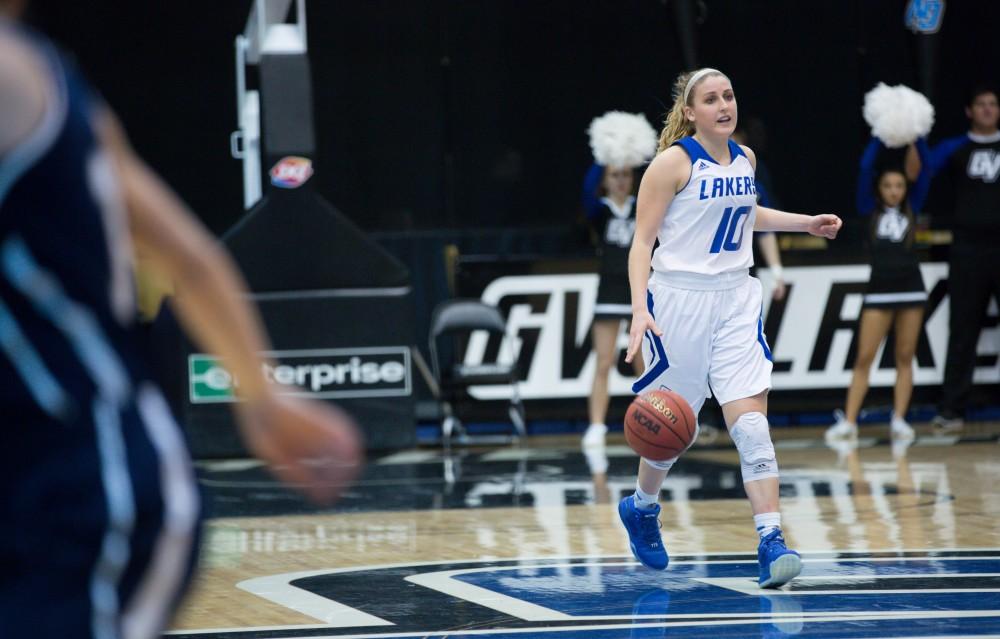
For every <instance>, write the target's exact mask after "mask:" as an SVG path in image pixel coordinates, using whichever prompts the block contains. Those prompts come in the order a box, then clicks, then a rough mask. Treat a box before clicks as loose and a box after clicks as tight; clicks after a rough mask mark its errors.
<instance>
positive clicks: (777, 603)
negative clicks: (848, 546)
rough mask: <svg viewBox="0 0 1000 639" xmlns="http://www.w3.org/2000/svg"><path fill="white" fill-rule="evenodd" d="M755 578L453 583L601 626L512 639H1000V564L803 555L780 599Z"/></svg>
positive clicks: (587, 573)
mask: <svg viewBox="0 0 1000 639" xmlns="http://www.w3.org/2000/svg"><path fill="white" fill-rule="evenodd" d="M756 577H757V564H756V561H754V560H752V559H749V558H748V559H747V560H733V559H725V560H692V561H677V562H674V563H672V564H671V565H670V567H669V568H668V569H667V570H666V571H665V572H662V573H660V572H654V571H650V570H646V569H644V568H642V567H640V566H638V565H635V564H633V563H631V562H595V563H594V564H590V565H586V564H583V565H580V564H577V565H553V566H528V567H511V568H503V569H497V568H489V569H481V570H475V571H469V572H465V573H462V574H456V575H454V579H457V580H460V581H462V582H464V583H467V584H470V585H473V586H478V587H480V588H484V589H486V590H489V591H492V592H496V593H499V594H503V595H506V596H508V597H512V598H514V599H517V600H520V601H524V602H528V603H530V604H534V605H537V606H541V607H543V608H546V609H549V610H553V611H557V612H559V613H563V614H566V615H569V616H570V617H572V618H573V619H574V620H576V621H579V622H580V623H586V621H587V620H589V621H592V622H593V625H595V626H597V625H600V626H603V628H602V629H597V628H586V626H584V627H577V628H575V629H573V630H570V629H568V628H563V629H561V632H552V631H542V630H539V632H538V634H534V633H529V634H523V633H519V634H518V635H517V636H519V637H535V636H538V637H543V636H544V637H556V636H576V635H577V634H578V633H579V634H581V635H582V634H584V633H585V635H586V636H587V637H593V638H594V639H597V638H599V637H623V636H628V637H660V636H668V635H670V636H677V635H678V634H683V636H694V637H701V636H706V637H707V636H714V637H718V636H727V637H728V636H765V637H780V636H793V635H797V636H805V637H889V636H932V635H982V634H989V633H998V632H1000V557H976V558H973V557H967V558H929V557H904V558H884V559H878V558H873V559H841V560H838V559H830V558H809V556H808V555H806V556H805V562H804V569H803V573H802V575H801V576H800V577H799V578H798V579H796V580H795V581H794V582H793V583H792V584H790V585H789V586H787V587H786V588H785V589H782V590H779V591H773V590H761V589H759V588H757V585H756ZM566 633H569V635H567V634H566ZM451 636H459V635H451ZM491 636H493V637H499V636H503V635H491ZM512 636H513V635H512Z"/></svg>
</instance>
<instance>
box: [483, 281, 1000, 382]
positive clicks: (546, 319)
mask: <svg viewBox="0 0 1000 639" xmlns="http://www.w3.org/2000/svg"><path fill="white" fill-rule="evenodd" d="M921 270H922V273H923V278H924V284H925V286H926V288H927V291H928V297H929V299H928V301H927V306H926V315H925V318H924V326H923V329H922V331H921V334H920V339H919V343H918V346H917V354H916V357H915V361H914V383H915V384H916V385H917V386H932V385H938V384H940V383H941V381H942V378H943V374H944V361H945V353H946V351H947V344H948V297H947V293H946V287H947V277H948V266H947V264H943V263H929V264H923V265H922V266H921ZM784 276H785V282H786V284H787V286H788V289H787V294H786V297H785V298H784V299H783V300H782V301H780V302H778V301H773V300H771V299H770V295H769V291H770V290H771V285H772V283H773V278H772V277H771V276H770V274H769V272H767V271H761V273H760V275H759V277H760V279H761V281H762V283H763V284H764V289H765V299H764V309H763V316H764V326H765V329H764V330H765V334H766V336H767V340H768V343H769V344H770V346H771V352H772V354H773V356H774V374H773V376H772V382H773V388H774V390H776V391H782V390H789V391H804V390H808V389H838V388H846V387H847V386H848V385H849V383H850V380H851V368H852V366H853V353H854V349H855V343H856V340H857V337H858V335H857V329H858V318H859V317H860V314H861V307H862V295H863V292H864V289H865V286H866V283H867V281H868V277H869V267H868V266H866V265H851V266H822V267H798V268H795V267H789V268H786V269H785V273H784ZM481 281H482V280H481ZM597 284H598V278H597V275H596V274H592V273H572V274H553V275H501V276H499V277H496V278H495V279H492V280H490V281H488V282H486V283H485V285H484V288H482V290H481V295H480V297H481V299H482V300H483V301H484V302H487V303H489V304H493V305H495V306H497V307H499V308H500V309H501V311H502V312H503V313H504V315H505V316H506V317H507V332H508V338H507V339H511V340H513V344H512V345H513V349H508V348H507V347H506V345H505V344H504V345H501V344H500V339H499V338H496V337H494V338H490V337H489V336H488V335H486V334H485V333H474V334H473V335H472V336H471V338H470V340H469V343H468V346H467V349H466V352H465V354H464V362H465V363H466V364H481V363H485V362H495V361H498V359H499V360H500V361H504V360H505V359H507V358H509V357H511V355H509V353H511V352H513V353H514V355H513V357H515V358H516V360H517V363H518V367H519V369H520V371H521V375H522V379H523V382H522V383H521V385H520V392H521V396H522V397H523V398H525V399H555V398H570V397H586V396H587V395H589V394H590V386H591V382H592V380H593V375H594V367H595V365H596V357H595V356H594V354H593V352H592V349H591V341H590V330H591V324H592V322H593V311H594V304H595V301H596V299H597ZM468 293H469V291H466V294H468ZM997 315H998V311H997V307H996V303H995V302H991V305H990V311H989V318H988V320H987V325H986V327H985V328H984V330H983V331H982V333H981V335H980V338H979V346H978V353H977V367H976V370H975V382H976V383H977V384H996V383H998V382H1000V366H998V360H1000V358H998V350H1000V348H998V347H1000V331H998V328H997ZM627 341H628V333H627V323H626V322H622V326H621V330H620V332H619V335H618V346H619V349H621V350H624V349H625V347H626V345H627ZM501 346H502V347H501ZM895 374H896V373H895V368H894V362H893V358H892V356H891V351H890V352H886V345H885V344H883V346H882V347H881V348H880V351H879V355H878V356H877V357H876V359H875V363H874V364H873V367H872V376H871V385H872V386H873V387H880V386H883V387H884V386H891V385H892V384H893V382H894V381H895ZM632 381H633V377H632V376H631V374H630V371H629V367H628V366H626V365H624V364H623V362H621V361H620V360H619V366H617V367H613V369H612V372H611V379H610V390H611V393H612V394H613V395H628V394H631V384H632ZM470 392H471V394H472V396H473V397H475V398H477V399H483V400H491V399H503V398H506V397H508V396H509V394H510V389H509V388H508V387H499V386H496V387H494V386H482V387H474V388H472V389H470Z"/></svg>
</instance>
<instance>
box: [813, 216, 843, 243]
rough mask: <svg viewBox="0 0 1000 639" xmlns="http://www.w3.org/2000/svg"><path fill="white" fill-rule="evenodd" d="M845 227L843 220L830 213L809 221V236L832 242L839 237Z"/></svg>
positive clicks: (814, 217)
mask: <svg viewBox="0 0 1000 639" xmlns="http://www.w3.org/2000/svg"><path fill="white" fill-rule="evenodd" d="M843 225H844V222H843V220H841V219H840V218H839V217H837V216H836V215H831V214H830V213H823V214H821V215H813V216H812V219H810V220H809V234H810V235H815V236H817V237H825V238H826V239H828V240H832V239H834V238H836V237H837V232H838V231H840V227H841V226H843Z"/></svg>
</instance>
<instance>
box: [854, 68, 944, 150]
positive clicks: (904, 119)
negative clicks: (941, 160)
mask: <svg viewBox="0 0 1000 639" xmlns="http://www.w3.org/2000/svg"><path fill="white" fill-rule="evenodd" d="M862 113H863V114H864V116H865V122H867V123H868V124H869V125H870V126H871V128H872V135H874V136H875V137H877V138H878V139H879V140H882V143H883V144H885V145H886V146H887V147H889V148H890V149H895V148H899V147H903V146H906V145H907V144H910V143H911V142H914V141H916V139H917V138H922V137H924V136H925V135H927V134H928V133H930V130H931V127H932V126H934V107H933V106H932V105H931V103H930V102H929V101H928V100H927V98H925V97H924V96H923V95H922V94H920V93H918V92H916V91H914V90H913V89H911V88H909V87H907V86H904V85H902V84H898V85H896V86H894V87H890V86H888V85H886V84H885V83H883V82H879V83H878V86H876V87H875V88H874V89H872V90H871V91H869V92H868V93H866V94H865V106H864V108H863V109H862Z"/></svg>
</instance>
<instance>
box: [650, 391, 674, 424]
mask: <svg viewBox="0 0 1000 639" xmlns="http://www.w3.org/2000/svg"><path fill="white" fill-rule="evenodd" d="M646 401H647V402H649V404H650V405H651V406H652V407H653V408H655V409H656V410H657V411H659V413H660V414H661V415H663V416H664V417H666V418H667V419H669V420H670V423H671V424H676V423H677V415H674V411H672V410H670V407H669V406H667V404H666V403H665V402H664V401H663V400H662V399H660V398H659V397H656V396H655V395H652V394H651V395H650V396H649V397H647V398H646Z"/></svg>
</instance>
